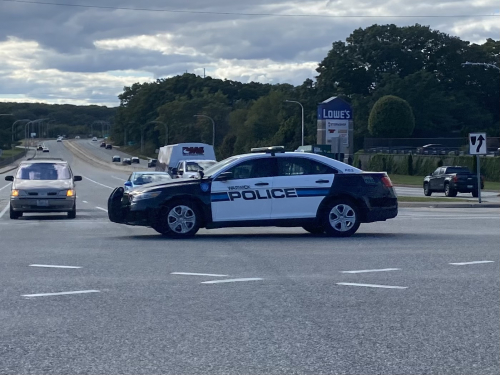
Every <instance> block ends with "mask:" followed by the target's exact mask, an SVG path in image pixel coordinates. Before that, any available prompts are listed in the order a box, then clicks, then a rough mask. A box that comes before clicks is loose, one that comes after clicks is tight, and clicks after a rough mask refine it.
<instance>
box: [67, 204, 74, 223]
mask: <svg viewBox="0 0 500 375" xmlns="http://www.w3.org/2000/svg"><path fill="white" fill-rule="evenodd" d="M74 218H76V204H75V205H74V206H73V209H72V210H71V211H68V219H74Z"/></svg>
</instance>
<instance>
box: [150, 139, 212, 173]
mask: <svg viewBox="0 0 500 375" xmlns="http://www.w3.org/2000/svg"><path fill="white" fill-rule="evenodd" d="M181 160H215V152H214V148H213V146H211V145H207V144H205V143H178V144H175V145H168V146H163V147H160V149H159V151H158V162H157V163H156V170H157V171H162V172H168V173H169V174H170V176H172V177H173V178H176V177H177V176H176V175H175V174H173V173H172V170H173V169H176V168H177V165H178V164H179V162H180V161H181Z"/></svg>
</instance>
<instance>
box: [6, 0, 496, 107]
mask: <svg viewBox="0 0 500 375" xmlns="http://www.w3.org/2000/svg"><path fill="white" fill-rule="evenodd" d="M37 2H43V3H44V4H40V3H38V4H36V3H37ZM49 3H56V4H59V5H50V4H49ZM61 4H71V5H73V6H64V5H61ZM88 6H90V7H88ZM92 6H96V7H95V8H93V7H92ZM99 7H101V8H99ZM103 7H104V8H106V7H109V8H121V9H103ZM124 8H130V9H133V8H135V9H136V10H128V9H124ZM499 8H500V4H499V2H498V0H441V1H440V0H420V1H415V0H384V1H382V0H358V1H356V0H354V1H353V0H337V1H335V0H325V1H292V0H289V1H286V0H267V1H264V0H246V1H245V2H243V1H237V0H236V1H235V0H211V1H207V0H189V1H188V0H184V1H181V0H120V1H118V0H29V1H26V2H23V1H16V0H0V101H17V102H46V103H70V104H99V105H107V106H117V105H118V99H117V95H118V94H120V93H121V92H122V91H123V87H124V86H130V85H132V84H133V83H135V82H141V83H142V82H146V81H151V80H155V79H157V78H164V77H170V76H174V75H177V74H182V73H184V72H186V71H188V72H190V73H196V74H198V75H203V69H204V68H205V70H206V74H207V75H209V76H211V77H214V78H222V79H224V78H227V79H231V80H237V81H241V82H250V81H259V82H266V83H291V84H294V85H297V84H301V83H302V82H303V81H304V80H305V79H306V78H312V79H313V78H314V76H315V75H316V72H315V68H316V67H317V65H318V63H319V62H320V61H321V60H322V59H323V58H324V57H325V56H326V54H327V52H328V51H329V49H330V48H331V45H332V43H333V42H335V41H338V40H342V41H345V39H346V37H347V36H349V34H350V33H351V32H352V31H353V30H355V29H356V28H360V27H361V28H365V27H367V26H370V25H372V24H375V23H377V24H388V23H394V24H396V25H398V26H406V25H414V24H415V23H419V24H421V25H429V26H431V28H433V29H434V30H439V31H441V32H445V33H448V34H451V35H455V36H459V37H460V38H461V39H463V40H467V41H470V42H475V43H483V42H485V41H486V39H487V38H493V39H495V40H498V39H500V18H499V17H498V15H499ZM139 9H142V10H139ZM291 15H301V16H291ZM457 15H467V16H468V17H429V16H457ZM481 15H483V16H481ZM484 15H496V16H494V17H491V16H489V17H488V16H484ZM325 16H331V17H325ZM402 16H404V17H402Z"/></svg>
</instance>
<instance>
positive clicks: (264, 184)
mask: <svg viewBox="0 0 500 375" xmlns="http://www.w3.org/2000/svg"><path fill="white" fill-rule="evenodd" d="M266 185H269V184H268V183H267V182H257V183H256V184H255V186H266Z"/></svg>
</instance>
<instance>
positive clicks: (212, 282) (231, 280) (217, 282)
mask: <svg viewBox="0 0 500 375" xmlns="http://www.w3.org/2000/svg"><path fill="white" fill-rule="evenodd" d="M258 280H264V279H261V278H260V277H247V278H244V279H226V280H211V281H202V284H222V283H235V282H238V281H258Z"/></svg>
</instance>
